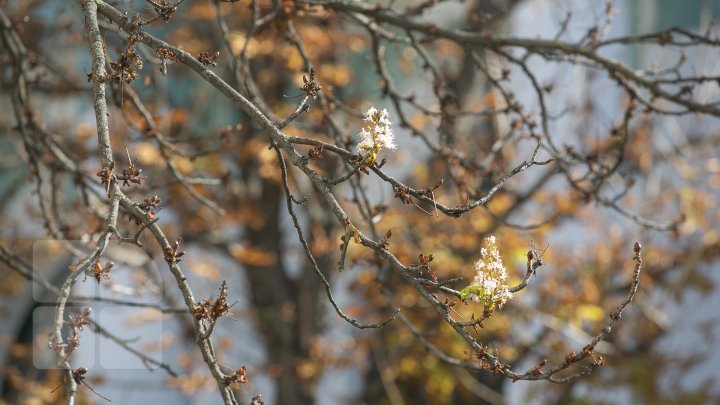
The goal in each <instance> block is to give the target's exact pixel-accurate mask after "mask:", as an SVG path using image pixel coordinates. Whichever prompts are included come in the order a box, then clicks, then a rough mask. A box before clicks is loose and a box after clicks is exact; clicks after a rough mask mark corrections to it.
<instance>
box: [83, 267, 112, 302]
mask: <svg viewBox="0 0 720 405" xmlns="http://www.w3.org/2000/svg"><path fill="white" fill-rule="evenodd" d="M114 265H115V264H114V263H113V262H107V263H105V266H101V265H100V260H96V261H95V263H93V265H92V266H91V267H90V268H89V269H87V270H85V278H83V282H85V280H87V278H88V276H90V277H92V278H94V279H95V280H97V283H98V284H100V281H102V280H110V270H111V269H112V267H113V266H114ZM88 309H89V308H88Z"/></svg>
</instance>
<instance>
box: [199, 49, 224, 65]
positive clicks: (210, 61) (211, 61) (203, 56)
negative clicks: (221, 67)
mask: <svg viewBox="0 0 720 405" xmlns="http://www.w3.org/2000/svg"><path fill="white" fill-rule="evenodd" d="M219 57H220V52H215V53H214V54H213V55H212V56H211V55H210V54H209V53H207V52H200V55H198V57H197V59H198V60H199V61H200V63H202V64H203V65H205V66H209V65H212V66H213V67H214V66H217V58H219Z"/></svg>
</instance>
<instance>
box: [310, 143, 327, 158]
mask: <svg viewBox="0 0 720 405" xmlns="http://www.w3.org/2000/svg"><path fill="white" fill-rule="evenodd" d="M323 148H324V147H323V145H320V146H316V147H314V148H312V149H310V150H309V151H308V154H307V158H308V159H309V160H313V161H317V160H320V159H322V158H323Z"/></svg>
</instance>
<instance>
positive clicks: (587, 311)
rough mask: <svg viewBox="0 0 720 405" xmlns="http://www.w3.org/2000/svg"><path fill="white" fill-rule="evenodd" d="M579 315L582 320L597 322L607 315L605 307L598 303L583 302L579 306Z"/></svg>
mask: <svg viewBox="0 0 720 405" xmlns="http://www.w3.org/2000/svg"><path fill="white" fill-rule="evenodd" d="M577 316H578V317H579V318H580V319H582V320H588V321H592V322H597V321H599V320H601V319H603V318H604V317H605V309H603V307H601V306H598V305H592V304H583V305H580V306H579V307H578V309H577Z"/></svg>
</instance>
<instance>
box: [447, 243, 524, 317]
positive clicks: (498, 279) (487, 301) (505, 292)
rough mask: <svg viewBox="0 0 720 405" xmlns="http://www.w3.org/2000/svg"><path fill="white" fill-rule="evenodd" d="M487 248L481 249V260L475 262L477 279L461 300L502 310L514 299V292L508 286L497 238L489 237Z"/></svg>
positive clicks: (466, 289)
mask: <svg viewBox="0 0 720 405" xmlns="http://www.w3.org/2000/svg"><path fill="white" fill-rule="evenodd" d="M485 246H486V247H483V248H482V249H480V259H479V260H478V261H477V262H475V271H476V273H475V277H474V278H473V281H472V283H470V285H469V286H467V287H465V288H464V289H463V290H462V291H461V292H460V298H461V299H462V300H463V301H467V300H473V301H475V302H482V303H483V304H484V305H485V307H486V308H487V309H489V310H492V309H494V308H495V307H497V308H502V306H503V305H505V303H506V302H507V301H508V300H509V299H510V298H512V292H510V289H509V288H508V286H507V270H506V269H505V265H504V264H503V261H502V257H501V256H500V251H499V250H498V248H497V245H496V244H495V237H494V236H489V237H487V238H486V239H485Z"/></svg>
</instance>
